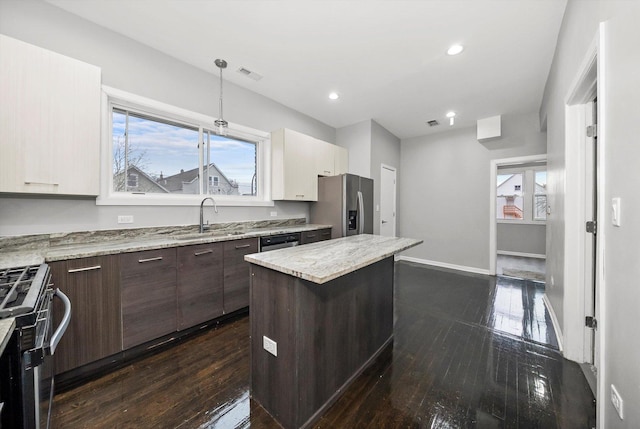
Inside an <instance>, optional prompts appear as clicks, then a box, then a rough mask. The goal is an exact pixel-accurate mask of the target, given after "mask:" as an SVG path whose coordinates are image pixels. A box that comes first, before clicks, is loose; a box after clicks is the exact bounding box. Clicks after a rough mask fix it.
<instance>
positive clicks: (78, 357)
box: [49, 256, 122, 374]
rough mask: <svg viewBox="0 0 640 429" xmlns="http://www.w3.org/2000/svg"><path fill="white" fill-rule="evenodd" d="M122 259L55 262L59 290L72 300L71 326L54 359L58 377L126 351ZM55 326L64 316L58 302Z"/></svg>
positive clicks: (95, 258) (56, 282)
mask: <svg viewBox="0 0 640 429" xmlns="http://www.w3.org/2000/svg"><path fill="white" fill-rule="evenodd" d="M118 261H119V258H118V256H98V257H92V258H81V259H72V260H67V261H60V262H51V263H49V266H50V267H51V274H52V278H53V282H54V285H55V287H57V288H60V290H61V291H63V292H64V293H65V294H66V295H67V296H68V297H69V299H70V300H71V306H72V313H71V322H70V323H69V327H68V328H67V331H66V332H65V334H64V335H63V336H62V339H61V341H60V344H59V345H58V348H57V349H56V353H55V355H54V360H55V368H56V374H61V373H63V372H65V371H68V370H71V369H74V368H77V367H79V366H81V365H85V364H87V363H90V362H94V361H97V360H99V359H101V358H104V357H107V356H109V355H112V354H115V353H118V352H119V351H120V350H122V329H121V322H120V284H119V268H118ZM53 313H54V326H58V324H59V323H60V320H61V319H62V314H63V313H64V308H63V307H62V305H61V304H60V302H59V300H55V302H54V310H53Z"/></svg>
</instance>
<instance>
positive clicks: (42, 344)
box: [0, 264, 71, 429]
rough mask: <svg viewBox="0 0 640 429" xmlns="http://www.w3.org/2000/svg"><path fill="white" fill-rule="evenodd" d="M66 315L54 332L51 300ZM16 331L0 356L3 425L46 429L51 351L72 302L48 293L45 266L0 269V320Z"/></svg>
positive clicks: (50, 394)
mask: <svg viewBox="0 0 640 429" xmlns="http://www.w3.org/2000/svg"><path fill="white" fill-rule="evenodd" d="M54 296H55V297H58V298H60V299H61V300H62V301H63V303H64V306H65V314H64V317H63V319H62V322H61V323H60V326H58V327H57V328H56V330H55V332H54V331H53V326H52V324H53V323H52V322H53V314H52V304H53V297H54ZM8 317H14V318H15V321H16V329H15V331H14V332H13V334H12V335H11V339H10V341H9V344H8V345H7V348H6V349H5V352H4V353H3V355H2V357H0V398H1V400H2V401H3V402H4V407H3V408H2V416H1V418H2V420H1V423H2V427H7V428H25V429H31V428H47V427H49V419H50V410H51V404H52V401H53V373H54V372H53V353H54V352H55V349H56V346H57V345H58V342H59V341H60V338H61V337H62V335H63V334H64V331H65V330H66V328H67V326H68V324H69V320H70V318H71V303H70V302H69V299H68V298H67V297H66V295H64V294H63V293H62V292H61V291H60V290H58V289H56V290H54V289H53V285H52V284H51V274H50V272H49V266H48V265H47V264H41V265H33V266H28V267H20V268H11V269H3V270H0V319H4V318H8Z"/></svg>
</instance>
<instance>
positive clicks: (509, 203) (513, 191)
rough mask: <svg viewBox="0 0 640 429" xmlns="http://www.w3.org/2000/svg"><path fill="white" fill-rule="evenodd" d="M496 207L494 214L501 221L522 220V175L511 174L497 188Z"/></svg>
mask: <svg viewBox="0 0 640 429" xmlns="http://www.w3.org/2000/svg"><path fill="white" fill-rule="evenodd" d="M496 195H497V196H498V207H497V211H496V213H497V214H498V216H499V218H500V215H502V217H501V218H502V219H522V218H523V217H524V216H523V212H522V209H523V208H524V201H523V198H522V174H512V175H510V177H508V178H507V179H505V180H504V181H503V182H502V183H500V184H499V185H498V187H497V191H496Z"/></svg>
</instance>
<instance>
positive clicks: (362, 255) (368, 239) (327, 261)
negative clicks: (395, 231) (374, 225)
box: [244, 234, 422, 284]
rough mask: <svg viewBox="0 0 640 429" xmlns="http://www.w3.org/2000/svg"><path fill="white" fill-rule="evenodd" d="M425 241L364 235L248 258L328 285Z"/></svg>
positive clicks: (258, 254) (271, 267) (264, 265)
mask: <svg viewBox="0 0 640 429" xmlns="http://www.w3.org/2000/svg"><path fill="white" fill-rule="evenodd" d="M421 243H422V240H417V239H413V238H402V237H385V236H381V235H371V234H360V235H352V236H349V237H343V238H337V239H333V240H328V241H323V242H319V243H313V244H308V245H306V246H304V247H290V248H287V249H280V250H274V251H270V252H265V253H252V254H250V255H245V257H244V259H245V260H246V261H247V262H250V263H252V264H256V265H260V266H262V267H265V268H270V269H272V270H275V271H279V272H281V273H284V274H289V275H291V276H294V277H298V278H301V279H303V280H308V281H311V282H313V283H318V284H324V283H327V282H329V281H331V280H334V279H336V278H338V277H341V276H344V275H345V274H349V273H351V272H353V271H356V270H359V269H360V268H363V267H366V266H368V265H371V264H373V263H375V262H378V261H381V260H383V259H385V258H388V257H390V256H393V255H395V254H397V253H399V252H402V251H403V250H406V249H409V248H411V247H414V246H417V245H418V244H421Z"/></svg>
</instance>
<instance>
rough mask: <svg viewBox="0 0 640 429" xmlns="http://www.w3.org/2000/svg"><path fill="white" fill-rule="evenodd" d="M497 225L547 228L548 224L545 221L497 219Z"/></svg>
mask: <svg viewBox="0 0 640 429" xmlns="http://www.w3.org/2000/svg"><path fill="white" fill-rule="evenodd" d="M496 222H497V223H502V224H507V225H541V226H546V225H547V222H546V221H544V220H509V219H496Z"/></svg>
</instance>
